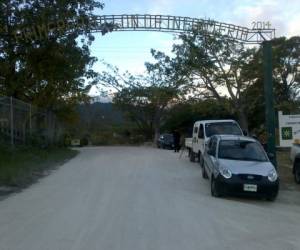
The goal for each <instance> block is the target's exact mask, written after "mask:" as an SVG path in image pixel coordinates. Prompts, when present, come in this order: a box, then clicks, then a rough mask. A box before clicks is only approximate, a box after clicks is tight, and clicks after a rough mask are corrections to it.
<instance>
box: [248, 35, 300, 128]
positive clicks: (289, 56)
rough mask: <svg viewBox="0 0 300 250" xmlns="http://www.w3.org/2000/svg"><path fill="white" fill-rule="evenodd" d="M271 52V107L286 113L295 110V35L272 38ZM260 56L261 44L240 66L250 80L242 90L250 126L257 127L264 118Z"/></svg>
mask: <svg viewBox="0 0 300 250" xmlns="http://www.w3.org/2000/svg"><path fill="white" fill-rule="evenodd" d="M272 55H273V58H272V59H273V60H272V62H273V82H274V90H273V91H274V104H275V108H276V109H277V110H281V111H283V112H287V113H293V112H299V101H298V98H299V83H300V74H299V73H300V39H299V37H291V38H289V39H288V38H285V37H280V38H276V39H274V40H272ZM262 58H263V56H262V48H259V49H257V51H255V54H254V56H253V58H252V61H251V63H250V64H249V65H248V66H247V67H246V68H245V69H244V75H245V77H247V78H249V79H253V80H254V84H253V85H251V86H249V87H248V88H247V89H246V90H245V91H244V94H243V98H244V101H245V103H246V104H247V115H248V117H249V122H250V127H251V128H258V127H261V126H262V125H263V124H264V122H265V108H264V105H265V104H264V101H265V100H264V91H263V89H264V86H263V61H262Z"/></svg>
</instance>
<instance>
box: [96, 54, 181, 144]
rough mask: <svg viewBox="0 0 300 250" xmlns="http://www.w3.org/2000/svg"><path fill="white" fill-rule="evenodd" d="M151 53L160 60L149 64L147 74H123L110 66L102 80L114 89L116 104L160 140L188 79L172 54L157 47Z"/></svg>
mask: <svg viewBox="0 0 300 250" xmlns="http://www.w3.org/2000/svg"><path fill="white" fill-rule="evenodd" d="M151 52H152V55H153V57H154V58H155V59H156V62H155V63H146V64H145V65H146V68H147V74H146V75H145V76H133V75H131V74H129V73H128V72H127V73H125V74H121V73H120V72H119V70H118V69H117V68H116V67H112V66H109V65H108V67H109V69H110V72H103V73H102V74H101V76H100V78H99V81H100V83H101V84H102V86H105V87H109V88H111V87H112V88H114V90H115V91H116V93H115V95H114V98H113V102H114V103H115V105H116V106H117V107H119V108H120V109H121V110H123V111H124V112H125V113H126V114H127V117H128V118H129V119H130V120H132V121H134V122H135V123H136V125H137V126H138V127H139V128H140V129H141V130H142V131H144V133H145V134H146V135H147V136H148V137H150V136H151V138H152V139H153V140H154V141H156V140H157V139H158V136H159V133H160V127H161V124H162V123H163V121H164V119H165V117H166V113H167V112H168V109H169V108H170V107H171V106H172V105H173V104H174V103H176V102H177V101H178V100H180V99H181V98H183V96H184V94H185V91H186V78H185V77H184V76H182V75H179V74H178V72H177V71H176V67H174V61H173V60H172V59H171V58H170V57H168V56H166V55H165V54H164V53H162V52H157V51H155V50H152V51H151Z"/></svg>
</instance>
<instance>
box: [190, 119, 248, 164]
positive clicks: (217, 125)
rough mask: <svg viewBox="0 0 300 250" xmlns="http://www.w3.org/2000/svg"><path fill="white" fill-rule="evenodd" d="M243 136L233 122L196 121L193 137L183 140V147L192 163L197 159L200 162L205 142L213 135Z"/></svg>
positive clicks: (236, 124)
mask: <svg viewBox="0 0 300 250" xmlns="http://www.w3.org/2000/svg"><path fill="white" fill-rule="evenodd" d="M217 134H218V135H220V134H222V135H243V131H242V129H241V128H240V126H239V124H238V123H237V122H236V121H235V120H203V121H197V122H195V124H194V127H193V137H192V138H185V147H186V148H188V150H189V157H190V160H191V161H192V162H194V161H195V158H196V157H197V158H198V161H199V162H200V160H201V157H202V154H203V152H204V150H205V145H206V142H207V141H208V140H209V138H210V137H211V136H213V135H217Z"/></svg>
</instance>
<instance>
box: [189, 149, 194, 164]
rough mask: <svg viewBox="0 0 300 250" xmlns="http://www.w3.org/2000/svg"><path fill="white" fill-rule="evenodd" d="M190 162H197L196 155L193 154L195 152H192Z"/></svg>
mask: <svg viewBox="0 0 300 250" xmlns="http://www.w3.org/2000/svg"><path fill="white" fill-rule="evenodd" d="M190 161H191V162H195V153H194V152H193V150H191V151H190Z"/></svg>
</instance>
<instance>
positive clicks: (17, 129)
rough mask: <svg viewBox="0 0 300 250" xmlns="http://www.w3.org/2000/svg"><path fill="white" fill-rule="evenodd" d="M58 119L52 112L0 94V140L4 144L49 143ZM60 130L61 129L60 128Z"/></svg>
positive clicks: (55, 133) (51, 140) (54, 134)
mask: <svg viewBox="0 0 300 250" xmlns="http://www.w3.org/2000/svg"><path fill="white" fill-rule="evenodd" d="M57 126H58V121H57V119H56V116H55V115H54V114H53V113H50V112H47V111H46V110H42V109H40V108H37V107H35V106H33V105H31V104H30V103H26V102H23V101H20V100H18V99H15V98H13V97H6V96H0V141H2V143H5V144H11V145H12V146H14V145H16V144H30V143H39V144H49V143H53V142H54V141H55V136H56V135H57V134H58V133H57V131H56V130H57ZM60 131H61V129H60Z"/></svg>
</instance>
